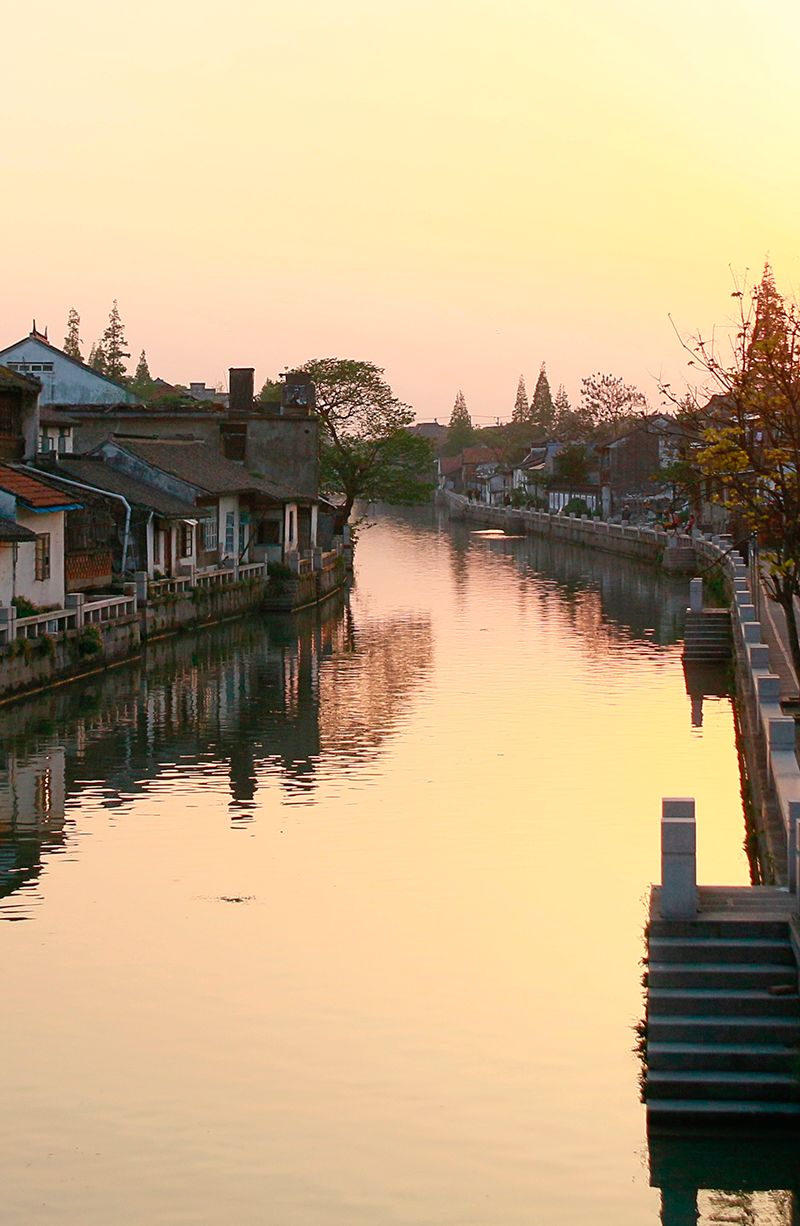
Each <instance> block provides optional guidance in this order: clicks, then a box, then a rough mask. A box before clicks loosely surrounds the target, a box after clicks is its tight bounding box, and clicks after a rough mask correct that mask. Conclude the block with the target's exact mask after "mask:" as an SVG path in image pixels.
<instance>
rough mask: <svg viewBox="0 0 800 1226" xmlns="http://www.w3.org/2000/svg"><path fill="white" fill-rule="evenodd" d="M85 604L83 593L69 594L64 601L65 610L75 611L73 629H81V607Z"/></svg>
mask: <svg viewBox="0 0 800 1226" xmlns="http://www.w3.org/2000/svg"><path fill="white" fill-rule="evenodd" d="M85 602H86V596H85V595H84V593H83V592H70V593H69V595H68V596H67V597H66V598H65V600H64V608H65V609H74V610H75V629H76V630H81V629H82V628H83V606H84V604H85Z"/></svg>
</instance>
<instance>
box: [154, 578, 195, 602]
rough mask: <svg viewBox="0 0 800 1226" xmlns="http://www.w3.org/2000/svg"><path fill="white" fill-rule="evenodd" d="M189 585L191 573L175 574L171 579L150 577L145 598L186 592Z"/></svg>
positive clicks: (190, 584)
mask: <svg viewBox="0 0 800 1226" xmlns="http://www.w3.org/2000/svg"><path fill="white" fill-rule="evenodd" d="M191 587H192V577H191V575H175V576H174V577H173V578H172V579H150V580H149V581H148V584H147V598H148V600H158V599H159V597H160V596H179V595H183V594H188V592H189V591H191Z"/></svg>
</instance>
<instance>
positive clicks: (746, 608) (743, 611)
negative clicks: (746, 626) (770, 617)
mask: <svg viewBox="0 0 800 1226" xmlns="http://www.w3.org/2000/svg"><path fill="white" fill-rule="evenodd" d="M755 620H756V606H755V605H754V604H741V603H740V604H739V621H741V622H754V621H755Z"/></svg>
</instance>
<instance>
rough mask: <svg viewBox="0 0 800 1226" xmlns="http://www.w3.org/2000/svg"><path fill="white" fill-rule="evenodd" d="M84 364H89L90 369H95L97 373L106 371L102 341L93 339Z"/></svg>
mask: <svg viewBox="0 0 800 1226" xmlns="http://www.w3.org/2000/svg"><path fill="white" fill-rule="evenodd" d="M86 365H87V366H91V368H92V370H96V371H97V373H98V375H104V374H105V373H106V355H105V353H104V352H103V342H102V341H95V343H94V344H93V345H92V347H91V349H90V350H89V358H88V360H87V362H86Z"/></svg>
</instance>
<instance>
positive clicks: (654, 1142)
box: [648, 1126, 800, 1226]
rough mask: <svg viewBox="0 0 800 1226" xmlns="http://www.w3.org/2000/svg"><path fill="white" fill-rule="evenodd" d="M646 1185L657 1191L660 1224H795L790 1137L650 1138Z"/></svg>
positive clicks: (799, 1200)
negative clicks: (659, 1192)
mask: <svg viewBox="0 0 800 1226" xmlns="http://www.w3.org/2000/svg"><path fill="white" fill-rule="evenodd" d="M648 1142H649V1150H650V1184H651V1186H652V1187H655V1188H660V1189H661V1223H662V1226H697V1224H699V1223H709V1226H711V1223H722V1222H725V1223H728V1224H729V1226H800V1197H799V1196H798V1193H800V1157H798V1152H797V1143H796V1140H792V1139H791V1138H786V1137H782V1136H780V1135H775V1134H773V1135H766V1136H765V1135H761V1136H747V1135H746V1134H743V1132H742V1127H741V1126H739V1127H737V1128H736V1129H732V1130H731V1131H730V1132H729V1133H727V1134H723V1135H721V1136H718V1137H696V1136H682V1137H680V1136H678V1137H666V1136H664V1137H661V1136H650V1137H649V1139H648Z"/></svg>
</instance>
